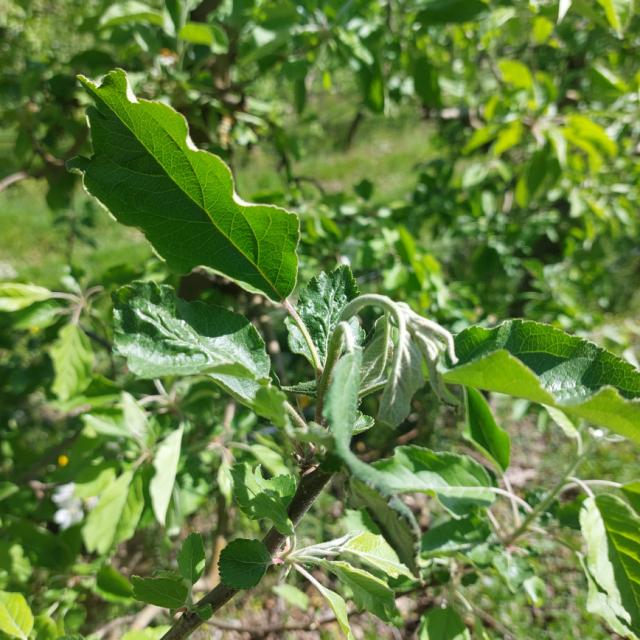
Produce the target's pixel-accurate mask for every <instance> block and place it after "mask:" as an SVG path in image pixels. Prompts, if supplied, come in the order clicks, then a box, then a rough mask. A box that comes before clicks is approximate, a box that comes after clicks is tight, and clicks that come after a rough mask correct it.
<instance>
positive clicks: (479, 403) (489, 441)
mask: <svg viewBox="0 0 640 640" xmlns="http://www.w3.org/2000/svg"><path fill="white" fill-rule="evenodd" d="M466 395H467V406H466V408H467V416H466V417H467V420H466V425H465V431H464V435H465V437H466V438H467V439H468V440H470V441H471V442H472V443H473V444H474V445H475V446H476V447H477V448H478V449H479V450H480V451H481V453H484V454H485V455H486V456H487V457H488V458H489V460H492V461H493V462H495V464H496V465H497V466H498V467H499V468H500V469H502V470H503V471H505V470H506V468H507V467H508V466H509V456H510V452H511V438H510V437H509V434H508V433H507V432H506V431H505V430H504V429H502V428H501V427H499V426H498V424H497V422H496V420H495V418H494V417H493V413H492V412H491V407H490V406H489V403H488V402H487V401H486V400H485V399H484V396H483V395H482V394H481V393H480V392H479V391H476V390H475V389H473V388H471V387H469V388H467V390H466Z"/></svg>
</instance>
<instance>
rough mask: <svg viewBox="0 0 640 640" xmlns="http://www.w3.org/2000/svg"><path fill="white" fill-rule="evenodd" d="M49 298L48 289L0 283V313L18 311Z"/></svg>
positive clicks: (30, 285)
mask: <svg viewBox="0 0 640 640" xmlns="http://www.w3.org/2000/svg"><path fill="white" fill-rule="evenodd" d="M50 297H51V291H49V289H45V288H44V287H39V286H37V285H35V284H23V283H21V282H0V311H8V312H12V311H20V310H21V309H26V308H27V307H30V306H31V305H32V304H35V303H36V302H40V301H41V300H48V299H49V298H50Z"/></svg>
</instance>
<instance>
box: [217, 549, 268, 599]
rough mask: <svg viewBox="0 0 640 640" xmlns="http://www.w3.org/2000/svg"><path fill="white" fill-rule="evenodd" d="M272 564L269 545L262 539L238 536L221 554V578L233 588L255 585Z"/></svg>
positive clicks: (249, 587)
mask: <svg viewBox="0 0 640 640" xmlns="http://www.w3.org/2000/svg"><path fill="white" fill-rule="evenodd" d="M270 564H271V556H270V555H269V551H268V550H267V547H265V546H264V544H263V543H262V542H260V540H247V539H244V538H237V539H236V540H233V541H232V542H230V543H229V544H228V545H227V546H226V547H225V548H224V549H223V550H222V553H221V554H220V561H219V563H218V570H219V571H220V580H221V581H222V582H223V584H226V585H227V586H228V587H231V588H232V589H251V587H255V586H256V585H257V584H258V583H259V582H260V580H262V576H263V575H264V574H265V573H266V571H267V568H268V567H269V565H270Z"/></svg>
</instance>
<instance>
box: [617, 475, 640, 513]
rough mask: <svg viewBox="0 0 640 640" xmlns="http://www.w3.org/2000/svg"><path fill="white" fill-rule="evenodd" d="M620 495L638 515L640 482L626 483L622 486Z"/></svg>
mask: <svg viewBox="0 0 640 640" xmlns="http://www.w3.org/2000/svg"><path fill="white" fill-rule="evenodd" d="M621 490H622V493H624V495H625V498H626V499H627V500H628V501H629V504H630V505H631V506H632V507H633V509H634V511H635V512H636V513H637V514H638V515H640V480H636V481H635V482H628V483H627V484H625V485H623V486H622V489H621Z"/></svg>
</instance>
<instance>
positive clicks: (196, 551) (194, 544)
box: [178, 533, 205, 584]
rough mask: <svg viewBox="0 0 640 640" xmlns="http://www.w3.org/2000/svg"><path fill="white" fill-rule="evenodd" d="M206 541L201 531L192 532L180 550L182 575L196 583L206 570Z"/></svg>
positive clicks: (179, 564)
mask: <svg viewBox="0 0 640 640" xmlns="http://www.w3.org/2000/svg"><path fill="white" fill-rule="evenodd" d="M204 564H205V555H204V543H203V542H202V536H201V535H200V534H199V533H190V534H189V536H188V537H187V539H186V540H185V541H184V542H183V543H182V546H181V547H180V551H179V552H178V568H179V569H180V575H181V576H182V577H183V578H184V579H185V580H188V581H189V582H190V583H191V584H195V583H196V582H197V581H198V580H199V579H200V576H201V575H202V573H203V571H204Z"/></svg>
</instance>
